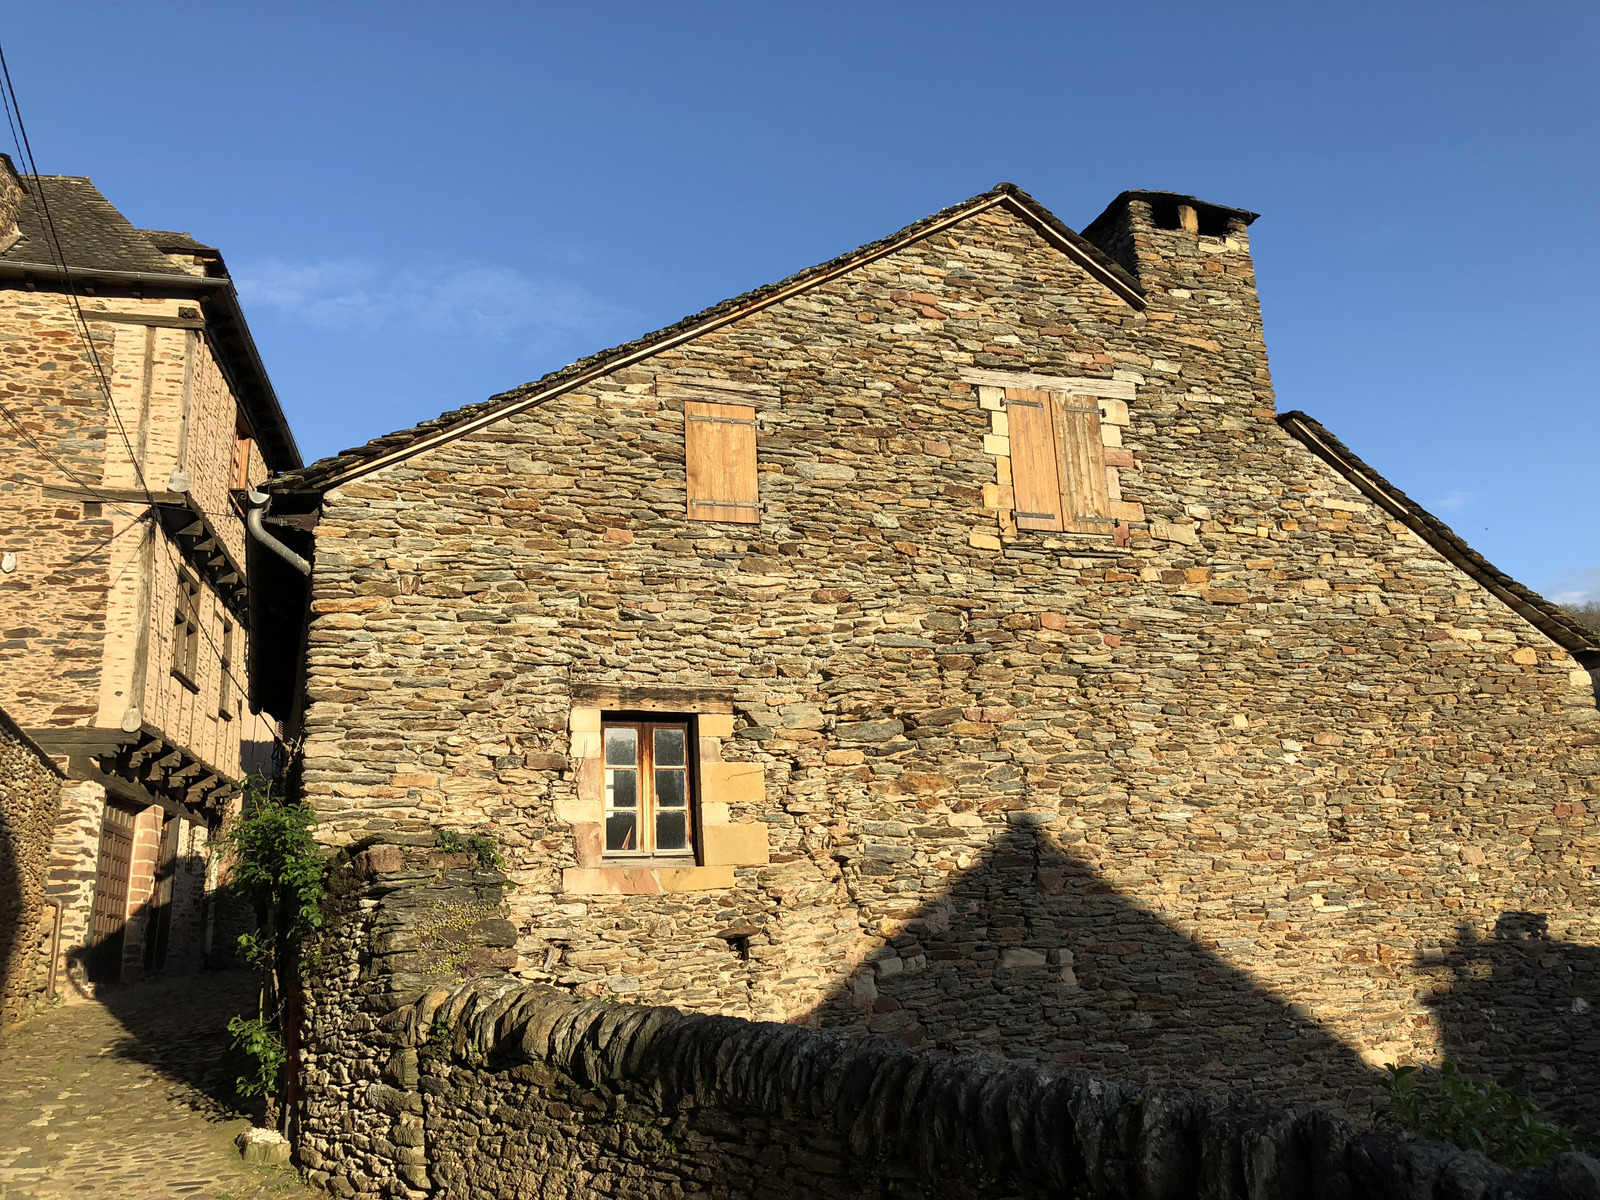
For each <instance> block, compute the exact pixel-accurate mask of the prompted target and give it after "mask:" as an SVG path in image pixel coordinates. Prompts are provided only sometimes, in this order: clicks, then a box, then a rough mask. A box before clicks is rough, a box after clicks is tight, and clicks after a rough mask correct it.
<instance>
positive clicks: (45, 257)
mask: <svg viewBox="0 0 1600 1200" xmlns="http://www.w3.org/2000/svg"><path fill="white" fill-rule="evenodd" d="M41 193H42V194H43V197H44V200H45V202H46V203H48V205H49V207H50V216H51V217H52V218H53V219H54V221H55V227H56V236H57V237H59V238H60V239H61V250H62V252H63V253H64V254H65V255H66V256H67V263H68V265H69V266H74V267H87V268H89V269H90V270H101V271H140V272H145V273H148V274H155V275H188V274H192V272H190V271H185V270H184V269H183V268H182V267H180V266H178V265H177V264H175V263H174V262H173V261H172V260H171V259H170V258H168V257H167V256H166V255H165V254H163V253H162V252H161V251H160V250H158V249H157V248H156V246H155V244H154V243H153V242H152V241H151V240H150V237H149V234H148V233H147V232H146V231H144V230H140V229H135V228H134V227H133V225H132V224H131V223H130V222H129V221H128V218H127V217H125V216H123V215H122V214H121V213H120V212H118V211H117V210H116V208H114V207H113V206H112V204H111V202H110V201H109V200H107V199H106V198H105V197H104V196H102V195H101V194H100V189H99V188H97V187H95V186H94V184H93V183H91V182H90V181H89V180H88V179H86V178H84V177H82V176H79V175H40V176H33V175H26V176H23V195H22V206H21V208H20V209H19V210H18V212H17V228H18V229H19V230H20V232H21V234H22V236H21V237H20V238H19V239H18V240H17V241H16V242H15V243H14V244H13V245H12V246H11V247H10V248H9V249H7V250H6V251H5V253H4V254H0V261H6V262H31V263H53V262H57V261H58V256H57V254H56V251H55V247H54V246H52V245H51V244H50V240H49V236H48V233H47V231H46V224H45V219H44V209H43V206H42V205H41V204H40V195H41Z"/></svg>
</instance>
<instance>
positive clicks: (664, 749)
mask: <svg viewBox="0 0 1600 1200" xmlns="http://www.w3.org/2000/svg"><path fill="white" fill-rule="evenodd" d="M655 734H656V766H658V767H681V766H683V730H682V729H670V728H669V729H657V730H656V731H655Z"/></svg>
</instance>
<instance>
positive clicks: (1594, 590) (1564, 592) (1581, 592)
mask: <svg viewBox="0 0 1600 1200" xmlns="http://www.w3.org/2000/svg"><path fill="white" fill-rule="evenodd" d="M1550 599H1551V600H1553V601H1555V602H1556V603H1557V604H1589V603H1600V567H1590V568H1589V569H1588V570H1587V571H1576V572H1574V573H1573V574H1571V575H1568V576H1567V577H1566V578H1565V579H1563V580H1561V581H1560V582H1559V583H1557V584H1556V586H1555V587H1554V588H1552V589H1551V591H1550Z"/></svg>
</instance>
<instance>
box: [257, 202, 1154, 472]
mask: <svg viewBox="0 0 1600 1200" xmlns="http://www.w3.org/2000/svg"><path fill="white" fill-rule="evenodd" d="M1000 207H1003V208H1006V209H1007V210H1008V211H1010V212H1012V213H1013V214H1015V215H1016V216H1017V217H1019V218H1021V219H1022V220H1023V221H1026V222H1027V223H1028V224H1029V225H1031V226H1033V228H1034V229H1036V230H1037V231H1038V232H1039V233H1040V234H1041V235H1042V236H1043V237H1045V239H1046V240H1048V241H1049V242H1051V243H1052V244H1053V245H1055V246H1056V247H1057V248H1058V249H1060V250H1061V251H1062V252H1063V253H1065V254H1067V255H1068V256H1070V257H1071V258H1072V259H1074V261H1076V262H1077V263H1078V264H1079V265H1080V266H1081V267H1083V268H1084V270H1085V271H1087V272H1088V273H1089V274H1090V275H1091V276H1093V277H1094V278H1095V279H1097V280H1099V281H1100V282H1101V283H1102V284H1104V285H1105V286H1106V288H1108V289H1109V290H1110V291H1112V292H1114V293H1115V294H1116V295H1118V296H1120V297H1121V298H1122V299H1123V300H1124V301H1125V302H1126V303H1127V304H1128V305H1129V306H1130V307H1131V308H1134V309H1142V308H1143V307H1144V305H1145V299H1144V292H1143V291H1142V289H1141V288H1140V287H1139V284H1138V282H1137V281H1135V280H1134V278H1133V276H1131V275H1129V274H1128V272H1127V271H1126V270H1125V269H1124V268H1123V267H1122V266H1121V265H1120V264H1118V263H1116V262H1114V261H1112V259H1111V258H1110V257H1109V256H1107V255H1106V254H1105V252H1104V251H1102V250H1101V249H1100V248H1099V247H1098V246H1096V245H1094V244H1093V243H1092V242H1090V241H1088V240H1087V239H1086V238H1084V237H1083V236H1082V235H1081V234H1078V233H1076V232H1074V231H1073V230H1072V229H1069V228H1068V227H1067V225H1066V224H1065V223H1064V222H1062V221H1061V219H1060V218H1059V217H1057V216H1056V215H1055V214H1054V213H1052V212H1051V211H1050V210H1049V209H1047V208H1046V207H1045V206H1044V205H1042V204H1040V203H1039V202H1038V201H1037V200H1035V199H1034V198H1033V197H1032V196H1030V195H1028V193H1027V192H1025V191H1023V190H1022V189H1021V188H1019V187H1017V185H1016V184H1014V183H998V184H996V185H995V186H994V187H992V188H990V189H989V190H988V191H987V192H981V193H979V194H978V195H976V196H973V197H972V198H971V199H970V200H964V201H962V202H961V203H960V204H956V205H952V206H951V207H949V208H946V209H943V210H942V211H940V212H936V213H934V214H933V215H932V216H929V217H924V218H923V219H922V220H920V221H916V222H913V223H912V224H910V225H907V226H906V227H905V228H904V229H901V230H899V231H898V232H896V233H892V234H890V235H889V236H888V237H885V238H879V239H878V240H877V241H874V242H868V243H867V244H866V245H864V246H858V247H857V248H856V249H854V250H851V251H849V252H848V253H846V254H841V255H840V256H839V257H837V258H833V259H829V260H828V261H827V262H824V263H819V264H817V265H816V266H814V267H807V268H806V269H805V270H803V271H799V272H797V273H795V274H793V275H790V276H789V277H788V278H786V279H780V280H779V281H778V282H776V283H769V284H767V285H765V286H764V287H759V288H756V289H754V290H753V291H749V292H745V293H743V294H742V295H739V296H734V297H733V298H732V299H729V300H724V301H722V302H721V303H720V304H714V305H712V306H711V307H710V308H707V309H704V310H702V311H700V312H698V313H695V314H693V315H691V316H688V317H685V318H684V319H683V320H681V321H678V322H676V323H674V324H672V325H668V326H666V327H665V328H664V329H658V330H656V331H655V332H654V333H647V334H645V335H644V336H643V337H641V338H636V339H634V340H633V341H631V342H624V343H623V344H622V345H620V346H614V347H612V348H611V349H610V350H603V351H601V352H600V353H598V354H592V355H589V356H588V357H587V358H580V359H579V360H578V361H577V362H575V363H572V364H570V365H568V366H565V367H562V368H561V369H560V370H559V371H552V372H551V373H550V374H548V375H545V376H542V377H541V378H539V379H536V380H534V381H533V382H531V383H525V384H523V385H522V386H521V387H517V388H512V389H511V390H510V391H509V392H502V393H500V394H499V395H497V396H491V397H489V399H487V400H484V401H481V402H479V403H477V404H469V405H467V406H465V407H463V408H458V409H454V410H452V411H450V412H447V413H443V414H441V415H440V416H437V417H434V418H433V419H432V420H430V421H423V422H422V423H421V424H418V425H413V426H411V427H410V428H409V429H401V430H397V431H395V432H394V433H388V434H385V435H383V436H382V437H379V438H374V439H373V440H372V441H370V442H368V443H367V444H366V445H364V446H357V447H354V448H353V449H349V450H344V451H341V452H340V453H338V454H336V455H331V456H330V457H327V458H323V459H319V460H318V461H317V462H314V463H312V464H311V465H310V466H308V467H303V468H301V469H299V470H295V471H289V472H287V473H285V474H283V475H281V476H279V477H278V478H277V479H275V480H273V481H272V482H271V483H270V484H269V485H268V488H269V490H272V491H282V492H323V491H327V490H328V489H329V488H333V487H337V486H338V485H339V484H341V483H347V482H349V481H350V480H352V479H355V478H357V477H359V476H361V475H365V474H367V473H368V472H371V471H375V470H378V469H379V468H381V467H384V466H388V465H389V464H391V463H395V462H399V461H401V460H403V459H406V458H409V457H411V456H412V455H414V454H419V453H421V452H422V451H424V450H427V449H430V448H432V447H434V446H437V445H440V444H441V443H444V442H448V441H453V440H454V439H456V438H459V437H464V436H466V435H467V434H469V433H473V432H476V431H477V430H479V429H482V428H483V427H484V426H486V425H489V424H491V423H492V422H495V421H499V420H501V419H503V418H505V417H508V416H510V415H512V414H513V413H517V412H521V411H522V410H523V409H526V408H531V407H533V406H534V405H536V404H542V403H544V402H545V401H547V400H550V399H552V398H554V397H556V396H559V395H561V394H562V393H563V392H568V391H572V390H573V389H575V388H577V387H581V386H582V385H583V384H585V383H588V382H590V381H592V380H594V379H595V378H597V377H599V376H602V375H606V374H608V373H610V372H612V371H615V370H618V369H619V368H622V367H625V366H628V365H630V364H631V363H633V362H634V361H637V360H639V359H643V358H648V357H649V356H650V355H652V354H658V353H660V352H661V351H663V350H666V349H669V348H670V347H672V346H675V345H678V344H680V343H682V342H687V341H690V340H692V339H693V338H697V337H700V336H701V335H703V334H705V333H708V332H710V331H711V330H713V329H716V328H718V327H720V326H722V325H726V324H728V323H729V322H731V321H736V320H739V319H740V318H741V317H746V316H749V315H750V314H751V313H754V312H757V311H759V310H761V309H763V308H766V307H769V306H770V305H773V304H777V303H779V302H781V301H783V300H786V299H788V298H790V297H791V296H794V295H796V294H798V293H800V292H804V291H805V290H807V289H809V288H813V287H816V286H818V285H819V284H822V283H826V282H827V281H828V280H830V279H832V278H834V277H835V276H837V275H839V274H842V273H843V272H845V271H849V270H852V269H854V268H856V267H859V266H861V265H863V264H865V263H868V262H871V261H872V260H873V259H876V258H881V257H883V256H884V255H886V254H892V253H893V252H894V251H896V250H899V249H901V248H902V247H904V246H907V245H909V244H910V243H912V242H915V241H918V240H920V239H922V238H925V237H928V236H930V235H932V234H935V233H938V232H939V231H940V230H942V229H945V228H948V227H949V226H951V225H953V224H955V223H957V222H958V221H964V220H966V219H967V218H969V217H972V216H974V215H975V214H977V213H980V212H982V211H984V210H985V209H989V208H1000Z"/></svg>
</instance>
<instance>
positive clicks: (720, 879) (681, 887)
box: [660, 866, 733, 892]
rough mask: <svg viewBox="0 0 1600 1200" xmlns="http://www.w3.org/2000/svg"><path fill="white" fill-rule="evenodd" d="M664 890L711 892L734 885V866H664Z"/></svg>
mask: <svg viewBox="0 0 1600 1200" xmlns="http://www.w3.org/2000/svg"><path fill="white" fill-rule="evenodd" d="M660 876H661V881H660V887H661V890H662V891H663V892H709V891H716V890H719V889H721V888H731V887H732V886H733V867H732V866H704V867H663V868H661V871H660Z"/></svg>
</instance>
